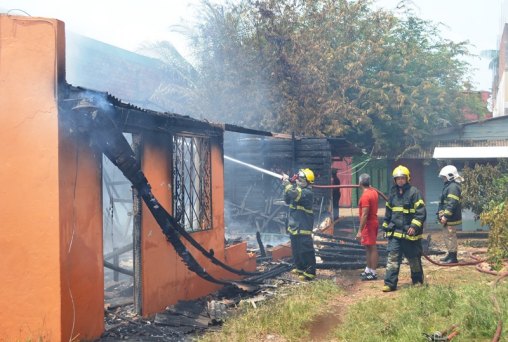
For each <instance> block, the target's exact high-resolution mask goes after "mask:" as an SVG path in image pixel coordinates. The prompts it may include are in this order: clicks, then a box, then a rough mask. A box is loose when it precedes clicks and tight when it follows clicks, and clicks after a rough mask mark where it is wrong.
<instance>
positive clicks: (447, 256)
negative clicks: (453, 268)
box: [439, 253, 450, 262]
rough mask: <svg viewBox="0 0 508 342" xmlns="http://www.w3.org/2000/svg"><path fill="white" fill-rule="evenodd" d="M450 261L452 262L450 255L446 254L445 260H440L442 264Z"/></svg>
mask: <svg viewBox="0 0 508 342" xmlns="http://www.w3.org/2000/svg"><path fill="white" fill-rule="evenodd" d="M448 260H450V253H446V255H445V257H444V258H441V259H439V261H441V262H447V261H448Z"/></svg>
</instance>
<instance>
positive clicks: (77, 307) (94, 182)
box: [59, 122, 104, 341]
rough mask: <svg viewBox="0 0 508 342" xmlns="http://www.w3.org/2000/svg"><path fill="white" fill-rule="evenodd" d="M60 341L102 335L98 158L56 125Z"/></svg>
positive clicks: (102, 291) (102, 289) (100, 203)
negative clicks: (60, 303)
mask: <svg viewBox="0 0 508 342" xmlns="http://www.w3.org/2000/svg"><path fill="white" fill-rule="evenodd" d="M59 147H60V153H59V164H60V166H59V175H60V176H59V183H60V233H61V238H60V259H61V266H60V271H61V291H62V293H61V296H62V340H64V341H67V340H69V338H70V337H72V338H74V337H78V338H79V339H80V340H82V339H83V340H93V339H95V338H97V337H99V336H100V335H101V334H102V332H103V331H104V266H103V254H102V243H103V239H102V191H101V184H102V182H101V172H100V169H101V168H100V166H101V161H102V158H101V157H102V156H101V154H99V153H97V154H95V153H94V152H93V151H92V150H91V149H90V148H89V143H88V141H87V140H86V139H84V138H82V137H78V136H76V135H75V134H74V135H69V130H68V127H67V126H65V125H64V124H62V122H61V124H60V146H59Z"/></svg>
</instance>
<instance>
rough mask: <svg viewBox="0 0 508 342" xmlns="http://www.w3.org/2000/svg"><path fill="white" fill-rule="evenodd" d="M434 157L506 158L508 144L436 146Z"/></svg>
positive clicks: (507, 155) (507, 156)
mask: <svg viewBox="0 0 508 342" xmlns="http://www.w3.org/2000/svg"><path fill="white" fill-rule="evenodd" d="M433 158H434V159H496V158H508V146H475V147H464V146H453V147H436V148H435V149H434V154H433Z"/></svg>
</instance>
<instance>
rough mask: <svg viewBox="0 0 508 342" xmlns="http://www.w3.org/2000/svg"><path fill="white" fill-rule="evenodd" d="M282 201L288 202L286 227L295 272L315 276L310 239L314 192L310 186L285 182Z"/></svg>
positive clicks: (312, 222) (314, 260) (312, 223)
mask: <svg viewBox="0 0 508 342" xmlns="http://www.w3.org/2000/svg"><path fill="white" fill-rule="evenodd" d="M284 201H285V202H286V203H287V204H289V213H288V228H287V231H288V233H289V236H290V239H291V250H292V253H293V260H294V264H295V267H296V272H297V273H299V274H300V275H303V276H304V277H305V279H308V280H309V279H314V278H315V277H316V255H315V252H314V243H313V241H312V228H313V227H314V213H313V210H312V205H313V202H314V194H313V192H312V188H310V186H305V187H302V186H301V185H299V184H296V183H294V184H290V183H289V184H285V186H284Z"/></svg>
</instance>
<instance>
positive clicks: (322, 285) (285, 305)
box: [198, 280, 341, 342]
mask: <svg viewBox="0 0 508 342" xmlns="http://www.w3.org/2000/svg"><path fill="white" fill-rule="evenodd" d="M340 292H341V289H340V288H339V287H338V286H337V285H336V284H335V283H334V282H332V281H330V280H317V281H314V282H310V283H306V284H302V285H300V286H295V287H291V288H289V289H284V292H281V293H279V294H278V296H277V298H276V299H273V300H269V301H266V302H265V303H264V305H260V306H258V308H257V309H254V308H253V307H252V306H251V305H250V304H248V305H244V306H243V307H242V310H240V313H239V314H238V315H237V316H236V317H232V318H230V319H228V320H227V321H226V322H225V323H224V326H223V328H222V329H221V331H220V332H213V333H208V334H206V335H204V336H202V337H201V338H199V339H198V340H199V341H213V342H215V341H228V342H231V341H235V342H236V341H259V339H260V337H262V336H266V335H267V334H274V335H277V336H280V337H282V338H284V339H286V340H288V341H296V340H302V339H305V337H306V336H308V334H309V331H308V329H307V328H308V324H309V323H310V322H311V321H312V319H313V318H315V317H316V316H318V315H319V314H321V313H323V312H325V311H326V309H327V305H326V303H327V302H329V301H330V299H332V298H333V297H334V296H336V295H338V294H339V293H340Z"/></svg>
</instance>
